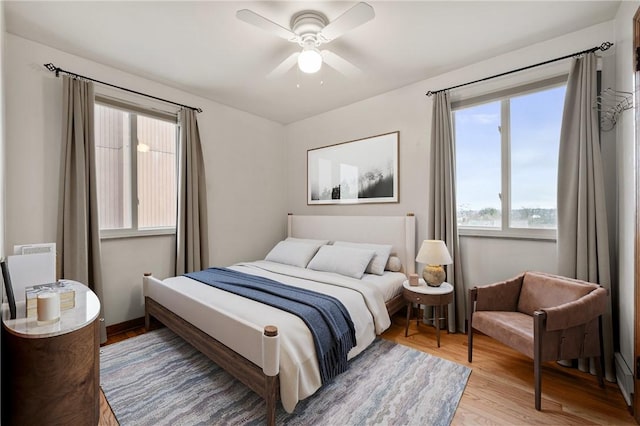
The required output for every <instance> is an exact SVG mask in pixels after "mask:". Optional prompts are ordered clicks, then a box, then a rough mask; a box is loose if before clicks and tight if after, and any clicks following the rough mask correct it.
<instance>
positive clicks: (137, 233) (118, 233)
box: [100, 228, 176, 240]
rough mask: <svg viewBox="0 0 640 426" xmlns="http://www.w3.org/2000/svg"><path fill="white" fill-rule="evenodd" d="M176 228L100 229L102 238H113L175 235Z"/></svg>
mask: <svg viewBox="0 0 640 426" xmlns="http://www.w3.org/2000/svg"><path fill="white" fill-rule="evenodd" d="M175 234H176V229H175V228H158V229H144V230H132V229H112V230H108V231H100V240H113V239H118V238H138V237H154V236H159V235H175Z"/></svg>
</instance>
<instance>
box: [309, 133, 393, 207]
mask: <svg viewBox="0 0 640 426" xmlns="http://www.w3.org/2000/svg"><path fill="white" fill-rule="evenodd" d="M399 140H400V132H391V133H385V134H383V135H377V136H371V137H368V138H364V139H358V140H355V141H350V142H343V143H339V144H335V145H330V146H325V147H322V148H314V149H310V150H308V151H307V204H310V205H311V204H360V203H397V202H398V148H399Z"/></svg>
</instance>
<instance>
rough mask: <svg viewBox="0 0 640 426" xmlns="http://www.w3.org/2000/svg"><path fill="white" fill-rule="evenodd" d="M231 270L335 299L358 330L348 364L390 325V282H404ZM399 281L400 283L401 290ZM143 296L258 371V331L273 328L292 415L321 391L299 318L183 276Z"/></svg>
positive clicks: (263, 268)
mask: <svg viewBox="0 0 640 426" xmlns="http://www.w3.org/2000/svg"><path fill="white" fill-rule="evenodd" d="M231 269H235V270H238V271H241V272H245V273H249V274H253V275H260V276H264V277H268V278H272V279H274V280H276V281H279V282H283V283H285V284H288V285H293V286H298V287H303V288H308V289H312V290H314V291H317V292H321V293H325V294H329V295H331V296H334V297H336V298H337V299H339V300H340V301H341V302H342V304H343V305H344V306H345V307H346V308H347V310H348V311H349V314H350V315H351V319H352V321H353V323H354V326H355V331H356V342H357V345H356V347H354V348H353V349H351V351H350V352H349V355H348V358H349V359H351V358H353V357H354V356H356V355H357V354H359V353H360V352H362V350H364V349H365V348H366V347H367V346H369V344H371V342H373V340H374V339H375V336H376V334H380V333H382V332H383V331H384V330H386V329H387V328H388V327H389V325H390V324H391V320H390V318H389V314H388V312H387V309H386V306H385V300H387V299H385V295H384V294H385V292H387V293H388V292H389V291H390V290H389V288H391V287H394V284H389V283H390V282H392V281H393V282H396V283H397V281H398V280H400V278H402V281H404V279H406V277H405V276H404V275H403V274H399V273H389V274H398V275H394V276H393V278H384V276H375V277H376V278H372V277H373V276H369V274H367V275H365V277H364V278H363V280H357V279H354V278H348V277H345V276H342V275H338V274H333V273H326V272H318V271H313V270H309V269H305V268H299V267H295V266H289V265H283V264H279V263H274V262H268V261H256V262H251V263H242V264H237V265H234V266H232V267H231ZM385 275H386V274H385ZM399 275H400V276H399ZM387 277H391V275H387ZM386 281H388V282H386ZM402 281H400V282H399V286H400V287H402ZM385 282H386V283H385ZM395 285H397V284H395ZM144 294H145V296H149V297H151V298H153V299H154V300H156V301H157V302H158V303H160V304H162V305H164V306H165V307H166V308H168V309H170V310H171V311H173V312H174V313H176V314H177V315H179V316H181V317H182V318H184V319H185V320H187V321H189V322H190V323H191V324H193V325H195V326H196V327H198V328H200V329H201V330H202V331H204V332H206V333H207V334H209V335H210V336H212V337H214V338H215V339H217V340H218V341H220V342H221V343H223V344H224V345H226V346H228V347H229V348H231V349H233V350H234V351H236V352H238V353H239V354H241V355H242V356H244V357H245V358H247V359H248V360H250V361H251V362H253V363H254V364H256V365H258V366H261V364H262V359H261V340H260V337H261V332H262V329H263V328H264V326H265V325H275V326H277V327H278V330H279V335H280V397H281V400H282V405H283V407H284V408H285V410H286V411H287V412H292V411H293V409H294V408H295V406H296V404H297V403H298V401H300V400H302V399H304V398H306V397H308V396H310V395H311V394H313V393H314V392H315V391H316V390H318V389H319V388H320V386H321V384H322V382H321V380H320V372H319V368H318V360H317V358H316V354H315V349H314V343H313V337H312V336H311V333H310V332H309V329H308V328H307V326H306V325H305V324H304V322H303V321H302V320H301V319H300V318H298V317H297V316H295V315H292V314H289V313H287V312H284V311H281V310H279V309H276V308H273V307H271V306H268V305H264V304H262V303H259V302H256V301H253V300H249V299H246V298H243V297H241V296H237V295H235V294H231V293H228V292H225V291H223V290H219V289H216V288H213V287H210V286H208V285H205V284H202V283H200V282H198V281H195V280H192V279H190V278H187V277H173V278H168V279H166V280H164V281H162V282H159V281H148V282H146V281H145V285H144ZM256 331H257V333H256Z"/></svg>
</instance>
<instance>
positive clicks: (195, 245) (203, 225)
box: [176, 108, 209, 275]
mask: <svg viewBox="0 0 640 426" xmlns="http://www.w3.org/2000/svg"><path fill="white" fill-rule="evenodd" d="M179 121H180V147H179V156H178V224H177V231H176V275H181V274H184V273H187V272H193V271H199V270H201V269H204V268H207V267H208V266H209V237H208V229H207V191H206V179H205V174H204V160H203V157H202V146H201V144H200V132H199V131H198V121H197V118H196V112H195V111H194V110H192V109H186V108H183V109H182V110H181V111H180V114H179Z"/></svg>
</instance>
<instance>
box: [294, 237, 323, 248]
mask: <svg viewBox="0 0 640 426" xmlns="http://www.w3.org/2000/svg"><path fill="white" fill-rule="evenodd" d="M285 241H293V242H294V243H305V244H313V245H316V246H318V247H320V246H324V245H326V244H329V240H312V239H309V238H294V237H287V239H286V240H285Z"/></svg>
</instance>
